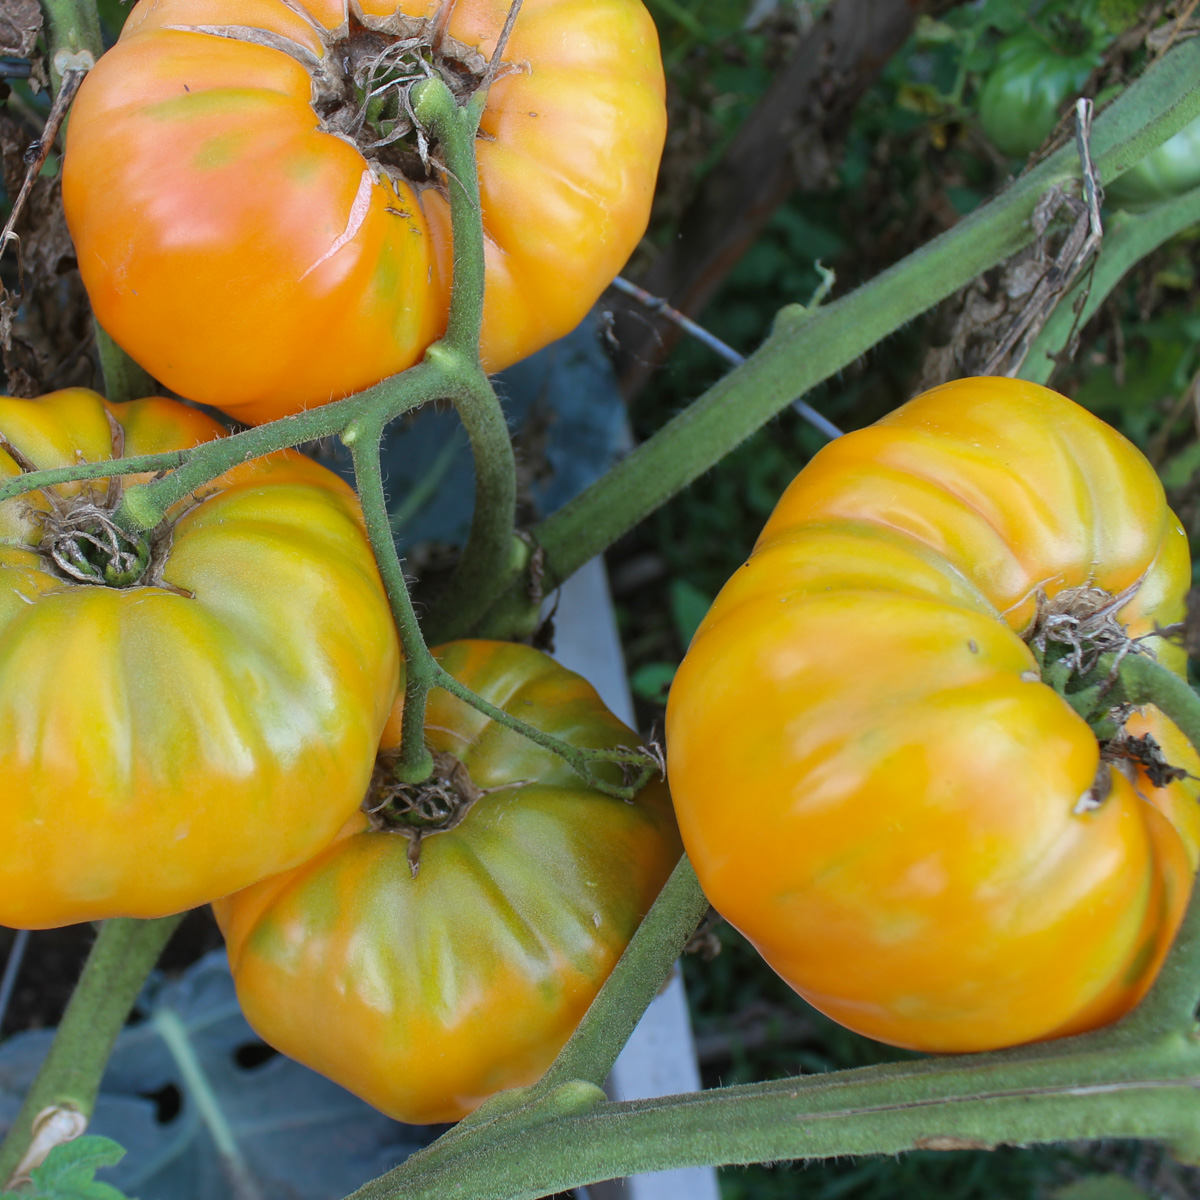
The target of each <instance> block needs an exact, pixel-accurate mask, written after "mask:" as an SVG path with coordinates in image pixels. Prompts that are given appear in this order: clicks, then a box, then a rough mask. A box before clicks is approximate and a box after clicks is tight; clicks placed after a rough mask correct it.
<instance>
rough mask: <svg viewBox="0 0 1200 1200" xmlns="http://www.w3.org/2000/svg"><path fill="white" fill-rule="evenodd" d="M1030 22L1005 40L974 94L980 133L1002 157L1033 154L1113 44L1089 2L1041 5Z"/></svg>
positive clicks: (1092, 4)
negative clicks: (985, 136) (990, 141)
mask: <svg viewBox="0 0 1200 1200" xmlns="http://www.w3.org/2000/svg"><path fill="white" fill-rule="evenodd" d="M1037 16H1038V24H1033V23H1031V24H1030V25H1029V26H1028V27H1027V28H1024V29H1021V30H1019V31H1018V32H1017V33H1014V34H1011V35H1010V36H1009V37H1007V38H1005V39H1004V40H1003V41H1002V42H1001V43H1000V45H999V46H998V47H997V51H996V65H995V67H993V68H992V70H991V72H990V73H989V75H988V77H987V80H986V81H985V82H984V85H983V90H982V91H981V92H980V95H979V120H980V123H981V124H982V125H983V131H984V133H986V134H987V135H988V137H989V138H991V140H992V141H993V142H994V143H995V144H996V146H997V147H998V148H999V149H1000V150H1002V151H1003V152H1004V153H1005V154H1008V155H1011V156H1013V157H1014V158H1017V157H1019V158H1024V157H1026V156H1027V155H1029V154H1032V153H1033V151H1034V150H1036V149H1037V148H1038V147H1039V146H1040V145H1041V144H1042V143H1043V142H1044V141H1045V140H1046V138H1047V137H1049V136H1050V134H1051V132H1052V131H1053V129H1054V126H1055V125H1056V124H1057V123H1058V119H1059V116H1060V115H1061V113H1062V109H1063V105H1064V104H1065V103H1066V102H1067V101H1068V100H1070V99H1074V98H1075V97H1076V96H1078V95H1079V92H1080V90H1081V89H1082V88H1083V86H1084V85H1085V84H1086V83H1087V81H1088V79H1090V78H1091V75H1092V72H1093V71H1094V70H1095V69H1096V68H1097V67H1098V66H1100V64H1101V63H1102V62H1103V61H1104V50H1105V48H1106V47H1107V46H1108V44H1109V43H1110V42H1111V41H1112V34H1111V32H1109V30H1108V28H1107V26H1106V25H1105V23H1104V21H1103V19H1102V17H1101V16H1100V14H1099V12H1098V10H1097V6H1096V5H1095V4H1094V3H1093V2H1092V0H1082V3H1081V2H1080V0H1067V2H1066V3H1062V2H1054V3H1050V4H1047V5H1045V6H1044V7H1043V8H1042V10H1041V11H1040V12H1039V13H1038V14H1037Z"/></svg>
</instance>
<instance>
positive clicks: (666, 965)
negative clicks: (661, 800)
mask: <svg viewBox="0 0 1200 1200" xmlns="http://www.w3.org/2000/svg"><path fill="white" fill-rule="evenodd" d="M706 912H708V897H707V896H705V894H704V892H703V890H702V889H701V887H700V881H699V880H698V879H697V878H696V872H695V871H694V870H693V869H692V864H691V863H690V862H689V861H688V858H687V855H684V856H683V857H682V858H681V859H680V860H679V864H678V865H677V866H676V868H675V870H674V871H672V873H671V877H670V879H668V880H667V882H666V883H665V884H664V885H663V890H662V891H661V892H660V893H659V894H658V899H657V900H655V902H654V905H653V907H651V909H650V911H649V912H648V913H647V914H646V917H645V919H644V920H643V921H642V923H641V925H639V926H638V930H637V933H635V934H634V935H633V940H632V941H631V942H630V943H629V945H628V946H626V947H625V953H624V954H622V955H621V957H620V959H619V960H618V962H617V965H616V966H615V967H614V968H613V972H612V974H611V975H610V976H609V977H608V979H607V980H605V983H604V986H603V987H602V988H601V989H600V992H599V994H598V995H597V996H596V998H595V1000H593V1001H592V1003H591V1006H590V1007H589V1008H588V1010H587V1013H586V1014H585V1015H584V1018H583V1020H582V1021H581V1022H580V1024H579V1027H578V1028H577V1029H576V1030H575V1032H574V1033H573V1034H572V1035H571V1038H570V1040H569V1041H568V1042H567V1044H566V1045H565V1046H564V1047H563V1048H562V1050H561V1051H560V1052H559V1055H558V1057H557V1058H556V1059H555V1060H554V1062H553V1063H552V1064H551V1065H550V1068H549V1070H548V1071H547V1072H546V1074H545V1075H544V1076H543V1077H542V1079H541V1080H540V1082H539V1083H538V1084H537V1091H538V1092H539V1093H542V1092H548V1091H550V1090H552V1089H553V1088H555V1087H557V1086H558V1085H559V1084H562V1083H566V1082H567V1081H568V1080H571V1079H585V1080H588V1081H589V1082H591V1083H596V1084H602V1083H603V1082H604V1080H605V1079H606V1078H607V1077H608V1073H609V1071H611V1070H612V1068H613V1064H614V1063H615V1062H616V1061H617V1056H618V1055H619V1054H620V1053H621V1050H622V1049H623V1048H624V1046H625V1043H626V1042H627V1041H629V1037H630V1035H631V1034H632V1033H633V1031H634V1028H635V1027H636V1026H637V1023H638V1021H640V1020H641V1018H642V1014H643V1013H644V1012H645V1011H646V1009H647V1008H649V1006H650V1001H651V1000H653V999H654V997H655V996H657V995H658V993H659V990H660V989H661V988H662V986H663V982H664V981H665V980H666V979H667V978H668V976H669V975H670V973H671V970H672V968H673V967H674V965H675V962H676V960H677V959H678V958H679V956H680V955H681V954H682V953H683V948H684V947H685V946H686V945H687V943H688V940H689V939H690V938H691V936H692V934H693V933H695V932H696V927H697V926H698V925H699V924H700V922H701V920H702V919H703V917H704V914H705V913H706Z"/></svg>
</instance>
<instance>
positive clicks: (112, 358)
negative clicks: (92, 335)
mask: <svg viewBox="0 0 1200 1200" xmlns="http://www.w3.org/2000/svg"><path fill="white" fill-rule="evenodd" d="M92 325H93V328H94V329H95V331H96V349H97V350H98V351H99V353H100V373H101V374H102V375H103V376H104V394H105V396H107V397H108V399H109V400H111V401H112V402H113V403H114V404H123V403H124V402H125V401H126V400H140V399H142V397H143V396H157V395H159V393H160V392H161V390H162V389H161V388H160V387H159V386H158V383H157V382H156V381H155V379H154V377H153V376H152V375H150V373H149V372H148V371H145V370H143V369H142V368H141V367H139V366H138V364H137V363H135V362H134V361H133V359H132V358H130V357H129V355H128V354H126V353H125V351H124V350H122V349H121V347H120V346H118V345H117V343H116V342H114V341H113V340H112V338H111V337H109V335H108V334H107V333H106V332H105V331H104V329H103V328H102V327H101V325H100V322H99V321H96V320H93V322H92Z"/></svg>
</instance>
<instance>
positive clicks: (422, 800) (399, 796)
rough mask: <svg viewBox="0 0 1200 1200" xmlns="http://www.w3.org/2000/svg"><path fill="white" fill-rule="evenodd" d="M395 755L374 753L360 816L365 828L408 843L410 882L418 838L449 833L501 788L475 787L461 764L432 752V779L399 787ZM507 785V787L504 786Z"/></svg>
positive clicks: (418, 852)
mask: <svg viewBox="0 0 1200 1200" xmlns="http://www.w3.org/2000/svg"><path fill="white" fill-rule="evenodd" d="M398 757H399V755H398V753H397V754H380V755H379V757H378V758H377V759H376V760H375V773H374V774H373V775H372V777H371V786H370V788H369V789H368V791H367V798H366V799H365V800H364V801H363V805H362V808H363V812H365V813H366V814H367V816H368V817H369V818H370V821H371V825H372V826H373V827H374V828H375V829H378V830H382V831H385V832H388V833H402V834H404V836H405V837H407V838H408V867H409V870H410V871H411V872H412V875H413V877H414V878H416V875H417V872H418V870H420V865H421V839H422V838H424V837H428V836H429V835H430V834H433V833H441V832H443V831H444V830H447V829H453V828H454V827H455V826H456V825H458V824H460V823H461V822H462V820H463V818H465V817H466V815H467V813H468V812H470V811H471V806H472V805H473V804H474V803H475V802H476V801H477V800H480V799H482V798H483V797H484V796H487V795H489V794H490V793H491V792H496V791H503V790H504V788H487V789H482V788H478V787H476V786H475V784H474V783H473V782H472V780H471V773H470V772H469V771H468V770H467V768H466V765H465V764H464V763H462V762H461V761H460V760H459V759H457V758H455V757H454V755H453V754H446V753H443V752H442V751H439V750H435V751H434V752H433V774H432V775H430V777H429V778H428V779H426V780H423V781H422V782H421V783H404V782H402V781H401V780H399V779H397V778H396V776H395V773H394V767H395V764H396V760H397V758H398ZM505 786H510V785H505Z"/></svg>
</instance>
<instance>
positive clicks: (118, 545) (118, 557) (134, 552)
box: [37, 495, 154, 588]
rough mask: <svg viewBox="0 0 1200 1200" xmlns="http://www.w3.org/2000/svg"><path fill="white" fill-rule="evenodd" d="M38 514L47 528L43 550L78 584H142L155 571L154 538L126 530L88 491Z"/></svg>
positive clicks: (127, 585) (44, 553)
mask: <svg viewBox="0 0 1200 1200" xmlns="http://www.w3.org/2000/svg"><path fill="white" fill-rule="evenodd" d="M37 519H38V522H39V524H41V525H42V527H43V533H42V538H41V541H40V542H39V543H38V549H39V550H40V551H41V553H42V554H43V555H44V556H45V557H46V558H47V559H49V560H50V562H52V563H53V564H54V566H55V568H56V569H57V570H58V571H59V572H60V573H61V574H63V575H65V576H66V577H67V578H68V579H72V580H74V581H75V582H76V583H85V584H95V585H100V586H102V587H114V588H125V587H136V586H137V585H139V584H141V583H142V582H143V580H145V578H146V576H147V574H148V573H149V571H150V568H151V560H152V558H153V557H154V553H153V547H152V545H151V539H150V538H148V537H146V536H145V535H144V534H134V535H131V534H129V533H126V532H125V530H123V529H121V528H119V527H118V526H117V524H116V523H115V522H114V521H113V519H112V516H111V513H110V512H109V511H108V510H106V509H105V508H104V507H103V506H101V505H99V504H97V503H95V501H93V500H92V499H91V498H89V497H87V496H85V495H84V496H80V497H76V498H75V502H71V501H68V502H66V503H62V502H60V503H59V505H58V506H57V507H55V508H52V509H51V510H50V511H49V512H42V513H38V514H37Z"/></svg>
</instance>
